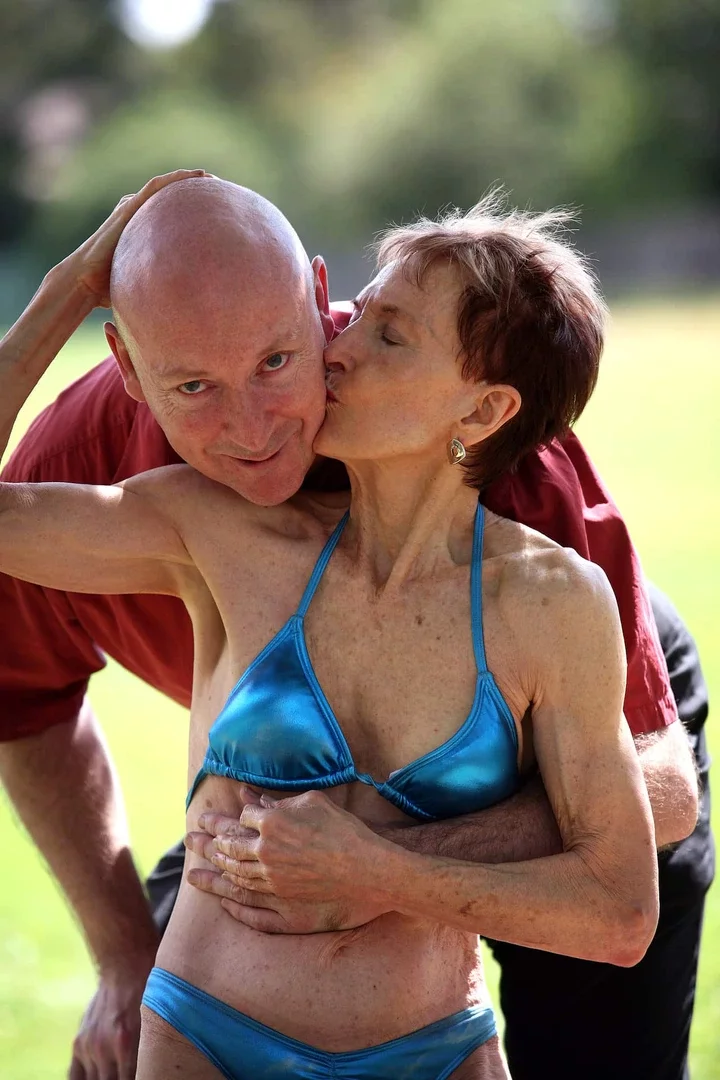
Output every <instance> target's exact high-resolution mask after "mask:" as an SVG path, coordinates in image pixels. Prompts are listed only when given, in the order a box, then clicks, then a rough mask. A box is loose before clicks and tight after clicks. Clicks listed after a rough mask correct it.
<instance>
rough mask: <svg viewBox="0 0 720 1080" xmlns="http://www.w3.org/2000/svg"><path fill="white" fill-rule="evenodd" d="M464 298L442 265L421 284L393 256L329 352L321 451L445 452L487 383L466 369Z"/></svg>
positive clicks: (345, 455)
mask: <svg viewBox="0 0 720 1080" xmlns="http://www.w3.org/2000/svg"><path fill="white" fill-rule="evenodd" d="M459 297H460V284H459V281H458V278H457V277H456V275H455V273H454V271H453V270H452V269H451V267H450V266H448V265H447V264H444V263H440V264H437V265H436V266H434V267H431V268H430V270H429V271H428V273H427V274H426V276H425V279H424V281H423V284H422V286H418V285H416V284H414V282H413V281H412V280H408V278H407V277H406V276H405V275H404V274H403V271H402V267H401V266H399V265H398V264H392V265H390V266H388V267H385V268H384V269H383V270H382V271H381V272H380V273H379V274H378V275H377V277H376V278H375V279H374V280H373V281H371V282H370V284H369V285H368V286H367V287H366V288H365V289H363V291H362V292H361V293H360V295H359V296H358V298H357V300H356V301H355V302H354V305H355V311H354V314H353V317H352V319H351V321H350V323H349V325H348V327H347V329H346V330H344V331H343V333H342V334H340V335H339V336H338V337H337V338H335V340H334V341H332V342H331V343H330V345H329V346H328V347H327V349H326V351H325V364H326V367H327V369H328V377H327V384H328V408H327V416H326V419H325V423H324V424H323V426H322V427H321V429H320V431H319V433H318V435H317V437H316V439H315V450H316V451H317V452H318V453H320V454H324V455H326V456H327V457H335V458H341V459H342V460H343V461H348V462H353V461H362V460H373V461H382V460H384V459H388V458H397V457H402V456H406V455H407V456H412V457H423V458H428V459H435V458H436V459H437V461H438V462H441V461H445V460H446V456H445V455H446V450H447V444H448V442H449V441H450V439H452V438H453V437H456V436H457V437H460V438H462V427H461V421H462V419H463V418H464V417H466V416H470V415H472V414H473V413H474V411H475V407H476V400H477V394H478V390H479V387H478V385H477V384H475V383H469V382H467V381H466V380H465V379H463V377H462V375H461V370H460V361H459V359H458V357H459V355H460V351H461V348H460V341H459V338H458V335H457V327H456V322H457V310H458V301H459Z"/></svg>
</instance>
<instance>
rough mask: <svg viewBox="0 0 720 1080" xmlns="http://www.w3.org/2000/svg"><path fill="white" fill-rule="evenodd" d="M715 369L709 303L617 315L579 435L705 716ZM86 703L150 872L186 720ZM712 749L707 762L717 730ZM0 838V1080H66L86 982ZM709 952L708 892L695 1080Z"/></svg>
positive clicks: (715, 907) (714, 321)
mask: <svg viewBox="0 0 720 1080" xmlns="http://www.w3.org/2000/svg"><path fill="white" fill-rule="evenodd" d="M103 355H104V344H103V341H102V338H101V335H100V331H99V330H96V329H95V328H92V330H88V331H86V332H85V333H84V334H82V335H78V336H77V338H76V339H75V340H74V341H73V342H72V343H71V345H70V346H69V347H68V348H67V349H66V350H65V351H64V353H63V354H62V357H61V358H60V359H58V361H57V362H56V364H55V366H54V367H53V368H52V369H51V371H50V372H49V373H48V375H47V376H46V379H45V380H44V382H43V384H42V385H41V386H40V387H39V388H38V390H37V391H36V395H35V397H34V399H33V401H32V402H31V403H30V405H29V406H28V407H27V409H26V412H25V415H24V417H23V423H25V424H26V423H27V421H28V420H29V419H30V417H31V416H32V415H33V413H34V412H36V411H37V410H38V408H39V407H40V406H41V405H43V404H44V403H45V402H47V401H50V400H51V399H52V398H53V397H54V396H55V394H56V393H57V392H58V391H59V390H60V389H61V387H62V386H63V385H65V384H67V383H68V382H69V381H70V380H71V379H73V378H74V377H76V376H77V375H78V374H80V373H81V372H82V371H84V370H85V369H86V368H87V367H89V366H90V365H91V364H93V363H95V362H96V361H98V360H100V359H101V358H102V357H103ZM719 357H720V302H718V301H715V300H712V299H708V300H698V301H697V302H687V301H683V302H677V303H675V302H672V301H666V302H658V303H656V304H652V305H649V304H643V305H642V306H636V307H622V308H618V309H617V310H616V312H615V318H614V323H613V327H612V330H611V334H610V342H609V346H608V350H607V354H606V359H605V362H604V371H603V375H602V377H601V382H600V386H599V388H598V391H597V393H596V396H595V398H594V400H593V402H592V404H591V406H590V407H589V409H588V413H587V416H586V417H585V419H584V420H583V423H582V425H581V428H580V431H581V434H582V435H583V437H584V439H585V441H586V443H587V445H588V446H589V447H590V448H591V450H592V453H593V456H594V458H595V461H596V463H597V464H598V466H599V468H600V470H601V472H602V473H603V475H604V476H605V478H606V480H607V481H608V483H609V485H610V487H611V490H612V491H613V493H614V494H615V497H616V499H617V501H618V502H619V504H620V506H621V508H622V509H623V511H624V513H625V516H626V518H627V520H628V522H629V524H630V526H631V530H632V532H633V535H634V537H635V541H636V544H637V546H638V548H639V550H640V553H641V556H642V558H643V562H644V564H645V568H646V570H647V572H648V575H649V576H651V577H652V578H653V579H654V580H655V581H656V582H657V583H658V584H659V585H660V586H661V587H662V588H664V589H665V590H666V592H668V593H669V594H670V595H671V596H672V598H673V599H674V601H675V603H676V604H677V606H678V608H679V609H680V611H681V613H682V614H683V615H684V616H685V618H686V620H687V622H688V623H689V625H690V627H691V629H692V630H693V632H694V633H695V635H696V637H697V639H698V641H699V643H700V649H701V655H702V658H703V662H704V666H705V672H706V676H707V678H708V681H709V683H710V689H711V694H712V696H713V699H714V700H715V701H717V700H718V695H720V619H719V618H718V612H719V611H720V571H719V570H718V559H719V558H720V542H719V541H720V495H719V493H718V492H719V487H720V427H719V425H718V420H717V413H718V409H719V408H720V363H719V362H718V359H719ZM21 426H22V425H20V426H19V428H18V431H19V430H20V429H21ZM92 691H93V693H92V696H93V701H94V703H95V707H96V710H97V712H98V714H99V715H100V717H101V719H102V721H103V723H104V726H105V729H106V731H107V733H108V737H109V739H110V743H111V746H112V750H113V754H114V756H115V760H116V762H117V764H118V767H119V769H120V773H121V776H122V778H123V783H124V790H125V795H126V800H127V807H128V813H129V816H130V821H131V826H132V832H133V836H134V839H135V846H136V852H137V857H138V861H139V863H140V865H141V867H142V868H143V870H148V869H149V868H150V867H151V866H152V864H153V862H154V861H155V859H156V857H157V856H158V855H159V854H160V853H161V852H162V851H163V850H164V849H165V848H166V847H167V846H169V845H170V844H171V843H173V842H174V841H175V840H177V839H178V838H179V837H180V835H181V833H182V829H183V818H184V815H183V799H184V784H185V768H184V762H185V746H186V716H185V715H184V713H183V712H182V710H180V709H179V708H177V707H176V706H173V705H171V704H169V703H168V702H167V701H165V700H163V699H162V698H161V697H159V696H158V695H157V694H155V693H153V692H151V691H149V690H148V689H147V688H146V687H144V686H142V685H140V684H139V683H138V682H137V681H136V680H135V679H133V678H132V677H131V676H129V675H127V674H126V673H125V672H123V671H121V670H119V669H118V668H116V667H112V666H111V667H110V668H109V669H108V670H107V671H106V672H104V673H102V674H101V675H99V676H97V677H96V678H95V679H94V681H93V685H92ZM710 737H711V744H712V745H714V746H715V747H720V735H719V734H718V729H717V720H716V718H715V716H711V722H710ZM717 820H718V816H717V813H716V822H717ZM0 837H2V864H1V871H0V1076H2V1077H3V1078H5V1077H7V1078H8V1080H45V1078H48V1080H51V1078H55V1077H61V1076H63V1075H64V1071H63V1070H64V1066H65V1064H66V1062H67V1059H68V1047H69V1044H70V1040H71V1037H72V1035H73V1033H74V1030H75V1027H76V1024H77V1021H78V1018H79V1015H80V1013H81V1011H82V1009H83V1007H84V1005H85V1003H86V1001H87V999H88V998H89V996H90V994H91V992H92V989H93V973H92V971H91V968H90V965H89V963H88V961H87V959H86V957H85V954H84V949H83V946H82V943H81V941H80V936H79V934H78V932H77V930H76V928H75V927H74V925H73V923H72V920H71V919H70V917H69V915H68V914H67V912H66V910H65V908H64V905H63V902H62V900H61V898H60V897H59V895H58V894H57V892H56V890H55V888H54V886H53V884H52V882H51V881H50V879H49V878H48V876H47V874H46V873H45V871H44V869H43V867H42V864H41V863H40V861H39V859H38V858H37V856H36V854H35V852H34V850H33V848H32V846H31V845H30V844H29V843H28V842H27V840H26V839H25V838H24V836H23V834H22V833H21V831H20V830H19V829H18V828H17V827H16V825H15V824H14V823H13V819H12V815H11V812H10V810H9V808H7V806H6V805H4V804H2V803H0ZM718 942H720V895H719V894H718V893H717V892H716V893H714V894H712V893H711V897H710V903H709V909H708V915H707V922H706V931H705V940H704V948H703V953H702V963H701V973H700V987H699V992H698V1006H697V1011H696V1020H695V1025H694V1029H693V1077H694V1080H720V1036H719V1035H718V1032H719V1031H720V948H718V945H717V943H718ZM579 1080H580V1078H579ZM648 1080H649V1078H648Z"/></svg>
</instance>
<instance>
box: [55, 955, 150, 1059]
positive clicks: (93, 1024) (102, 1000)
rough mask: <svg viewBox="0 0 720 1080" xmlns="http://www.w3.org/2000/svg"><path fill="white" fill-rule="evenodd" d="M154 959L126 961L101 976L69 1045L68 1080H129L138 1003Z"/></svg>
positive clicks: (137, 1039)
mask: <svg viewBox="0 0 720 1080" xmlns="http://www.w3.org/2000/svg"><path fill="white" fill-rule="evenodd" d="M154 959H155V956H154V953H153V955H152V956H139V957H137V958H132V959H126V960H125V961H124V962H123V964H122V966H118V967H116V968H113V969H108V970H107V971H106V972H104V973H103V974H102V975H101V978H100V983H99V986H98V989H97V992H96V994H95V996H94V997H93V999H92V1001H91V1002H90V1004H89V1005H88V1007H87V1009H86V1011H85V1015H84V1016H83V1018H82V1022H81V1024H80V1030H79V1032H78V1034H77V1035H76V1036H75V1041H74V1042H73V1057H72V1062H71V1064H70V1071H69V1072H68V1080H133V1078H134V1076H135V1066H136V1064H137V1053H138V1044H139V1042H140V1001H141V999H142V995H143V991H144V989H145V983H146V982H147V977H148V975H149V974H150V970H151V968H152V966H153V962H154Z"/></svg>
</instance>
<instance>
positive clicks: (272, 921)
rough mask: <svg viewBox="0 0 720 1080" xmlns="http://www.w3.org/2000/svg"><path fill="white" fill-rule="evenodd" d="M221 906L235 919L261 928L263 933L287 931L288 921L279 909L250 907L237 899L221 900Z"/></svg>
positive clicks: (255, 927) (254, 928)
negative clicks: (279, 912) (286, 921)
mask: <svg viewBox="0 0 720 1080" xmlns="http://www.w3.org/2000/svg"><path fill="white" fill-rule="evenodd" d="M220 903H221V906H222V907H224V908H225V910H226V911H227V912H228V914H230V915H232V917H233V919H237V921H238V922H241V923H244V924H245V926H249V927H250V928H251V929H253V930H260V931H261V932H262V933H263V934H282V933H285V931H286V928H287V927H286V923H285V920H284V919H283V917H282V916H281V915H278V913H277V911H272V910H270V909H263V908H256V907H249V906H248V905H247V904H239V903H238V902H237V901H236V900H229V899H228V900H221V901H220Z"/></svg>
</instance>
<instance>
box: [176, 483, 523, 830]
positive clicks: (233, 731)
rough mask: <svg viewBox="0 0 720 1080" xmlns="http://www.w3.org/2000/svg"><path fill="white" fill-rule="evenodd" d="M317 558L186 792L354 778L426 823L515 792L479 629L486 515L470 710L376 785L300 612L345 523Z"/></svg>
mask: <svg viewBox="0 0 720 1080" xmlns="http://www.w3.org/2000/svg"><path fill="white" fill-rule="evenodd" d="M346 521H347V514H346V515H345V517H344V518H343V519H342V521H341V522H340V523H339V525H338V526H337V528H336V529H335V531H334V532H333V534H332V536H331V537H330V539H329V540H328V542H327V544H326V545H325V547H324V548H323V551H322V553H321V555H320V558H319V559H318V562H317V564H316V566H315V569H314V571H313V574H312V577H311V578H310V581H309V582H308V586H307V588H306V590H305V593H304V595H303V598H302V600H301V602H300V607H299V608H298V610H297V612H296V613H295V614H294V615H292V616H291V617H290V619H289V620H288V622H287V623H286V624H285V626H284V627H283V628H282V630H280V631H279V632H278V633H277V634H276V636H275V637H274V638H273V639H272V641H270V642H269V643H268V645H266V646H265V648H264V649H263V650H262V652H261V653H260V655H259V656H258V657H257V658H256V659H255V660H254V661H253V663H252V664H251V665H250V667H249V668H248V669H247V671H246V672H245V674H244V675H243V676H242V678H241V679H240V680H239V682H238V683H237V685H236V686H235V687H234V689H233V690H232V691H231V693H230V696H229V697H228V700H227V702H226V703H225V705H224V707H223V709H222V712H221V713H220V715H219V716H218V718H217V720H216V721H215V723H214V724H213V726H212V728H211V729H210V732H209V734H208V743H209V745H208V750H207V753H206V754H205V760H204V761H203V764H202V768H201V769H200V771H199V772H198V774H197V776H196V778H195V781H194V783H193V786H192V788H191V790H190V793H189V795H188V799H187V802H188V805H189V804H190V800H191V799H192V797H193V795H194V794H195V791H196V790H197V787H198V785H199V784H200V782H201V781H202V779H203V778H204V777H205V776H208V775H212V776H228V777H230V778H231V779H233V780H243V781H245V782H246V783H249V784H255V785H256V786H258V787H264V788H269V789H270V790H275V791H297V792H300V791H307V790H309V789H311V788H328V787H336V786H337V785H339V784H349V783H351V782H353V781H360V782H361V783H363V784H371V785H372V786H373V787H375V788H376V789H377V791H378V792H379V793H380V794H381V795H382V796H383V797H384V798H386V799H387V800H388V801H389V802H391V803H393V804H394V805H395V806H398V807H399V808H400V809H401V810H403V811H404V812H405V813H406V814H409V815H411V816H412V817H415V818H419V819H420V820H423V821H433V820H435V819H437V818H446V817H457V816H459V815H460V814H467V813H471V812H472V811H474V810H482V809H484V808H485V807H486V806H491V805H492V804H493V803H496V802H499V801H500V800H501V799H504V798H507V796H508V795H512V793H513V792H514V791H515V790H516V789H517V786H518V769H517V733H516V731H515V723H514V721H513V718H512V714H511V712H510V710H509V708H508V706H507V704H506V702H505V701H504V699H503V697H502V695H501V693H500V691H499V689H498V687H497V684H496V683H495V680H494V678H493V676H492V675H491V673H490V672H489V671H488V669H487V663H486V659H485V645H484V642H483V631H482V541H483V526H484V511H483V508H482V506H481V504H480V503H478V509H477V514H476V517H475V533H474V539H473V557H472V567H471V574H470V589H471V607H472V634H473V646H474V649H475V660H476V664H477V670H478V676H477V686H476V691H475V700H474V702H473V706H472V709H471V711H470V715H469V716H468V718H467V720H466V721H465V723H464V724H463V725H462V726H461V727H460V729H459V730H458V731H457V732H456V733H455V734H454V735H453V736H452V737H451V738H450V739H448V740H447V741H446V742H444V743H443V744H442V745H441V746H439V747H437V748H436V749H435V750H431V751H430V753H428V754H424V755H423V756H422V757H420V758H418V759H417V760H416V761H413V762H411V763H410V764H409V765H405V766H403V768H401V769H397V770H396V771H395V772H393V773H391V775H390V776H389V778H388V779H387V780H386V781H385V782H382V783H381V782H378V781H376V780H374V779H373V777H371V776H369V775H368V774H367V773H360V772H358V771H357V769H356V768H355V763H354V762H353V759H352V754H351V753H350V747H349V746H348V744H347V742H346V740H345V737H344V735H343V733H342V731H341V729H340V726H339V724H338V722H337V720H336V719H335V716H334V715H333V711H332V709H331V708H330V705H329V703H328V701H327V698H326V697H325V695H324V693H323V691H322V687H321V686H320V685H319V683H318V681H317V679H316V677H315V673H314V671H313V668H312V664H311V662H310V657H309V655H308V651H307V645H306V642H305V632H304V627H303V623H304V619H305V614H306V612H307V610H308V607H309V606H310V602H311V600H312V598H313V596H314V594H315V590H316V589H317V586H318V584H319V581H320V578H321V577H322V574H323V572H324V570H325V567H326V566H327V564H328V561H329V559H330V556H331V555H332V553H333V551H334V550H335V547H336V545H337V542H338V540H339V539H340V535H341V533H342V530H343V528H344V527H345V523H346Z"/></svg>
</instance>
